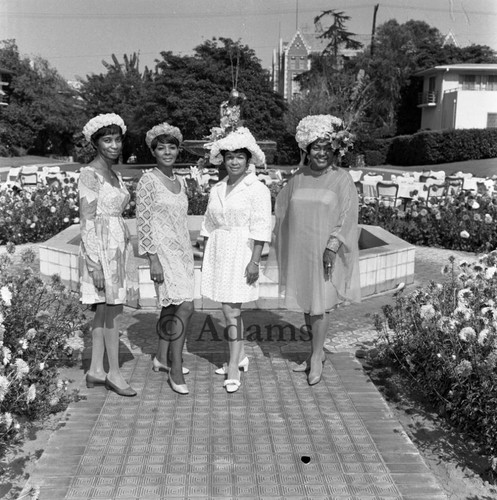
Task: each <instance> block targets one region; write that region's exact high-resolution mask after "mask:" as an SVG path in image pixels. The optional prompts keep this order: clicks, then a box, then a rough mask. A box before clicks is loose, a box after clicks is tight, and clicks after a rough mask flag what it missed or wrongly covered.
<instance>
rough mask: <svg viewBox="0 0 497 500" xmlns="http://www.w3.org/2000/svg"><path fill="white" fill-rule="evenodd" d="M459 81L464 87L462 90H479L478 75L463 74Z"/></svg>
mask: <svg viewBox="0 0 497 500" xmlns="http://www.w3.org/2000/svg"><path fill="white" fill-rule="evenodd" d="M459 83H460V85H461V87H462V90H477V88H476V86H477V81H476V75H461V76H460V77H459ZM478 85H479V82H478Z"/></svg>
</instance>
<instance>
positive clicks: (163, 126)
mask: <svg viewBox="0 0 497 500" xmlns="http://www.w3.org/2000/svg"><path fill="white" fill-rule="evenodd" d="M159 135H171V136H172V137H176V139H178V141H179V143H180V144H181V143H182V142H183V134H182V133H181V131H180V129H179V128H178V127H173V125H169V123H167V122H163V123H159V125H156V126H155V127H152V128H151V129H150V130H149V131H148V132H147V135H146V136H145V142H146V143H147V146H148V147H150V146H151V145H152V141H153V140H154V139H155V138H156V137H158V136H159Z"/></svg>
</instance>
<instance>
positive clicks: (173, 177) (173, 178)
mask: <svg viewBox="0 0 497 500" xmlns="http://www.w3.org/2000/svg"><path fill="white" fill-rule="evenodd" d="M155 170H156V171H157V172H159V174H161V175H162V177H165V178H166V179H167V180H168V181H171V182H174V181H175V180H176V174H175V173H174V172H173V176H172V177H169V175H166V174H165V173H164V172H162V170H160V169H158V168H157V167H155Z"/></svg>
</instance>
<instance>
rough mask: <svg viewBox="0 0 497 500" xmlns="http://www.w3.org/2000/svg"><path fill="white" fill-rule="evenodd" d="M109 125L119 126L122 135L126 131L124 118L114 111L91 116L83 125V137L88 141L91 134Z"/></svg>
mask: <svg viewBox="0 0 497 500" xmlns="http://www.w3.org/2000/svg"><path fill="white" fill-rule="evenodd" d="M110 125H117V126H118V127H120V128H121V130H122V133H123V135H124V134H125V133H126V130H127V128H126V125H125V124H124V120H123V119H122V118H121V117H120V116H119V115H116V114H115V113H106V114H102V115H97V116H95V117H94V118H92V119H91V120H90V121H89V122H88V123H87V124H86V125H85V126H84V127H83V135H84V136H85V139H86V140H87V141H88V142H90V141H91V136H92V135H93V134H94V133H95V132H97V131H98V130H100V129H101V128H103V127H109V126H110Z"/></svg>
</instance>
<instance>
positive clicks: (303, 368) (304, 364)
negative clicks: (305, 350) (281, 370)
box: [292, 352, 326, 373]
mask: <svg viewBox="0 0 497 500" xmlns="http://www.w3.org/2000/svg"><path fill="white" fill-rule="evenodd" d="M310 359H311V356H310V355H309V356H308V357H307V358H306V359H305V360H304V362H302V363H301V364H300V365H297V366H296V367H295V368H293V370H292V371H294V372H297V373H298V372H306V371H307V370H310ZM325 361H326V355H325V354H324V352H323V359H322V362H323V363H324V362H325Z"/></svg>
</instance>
